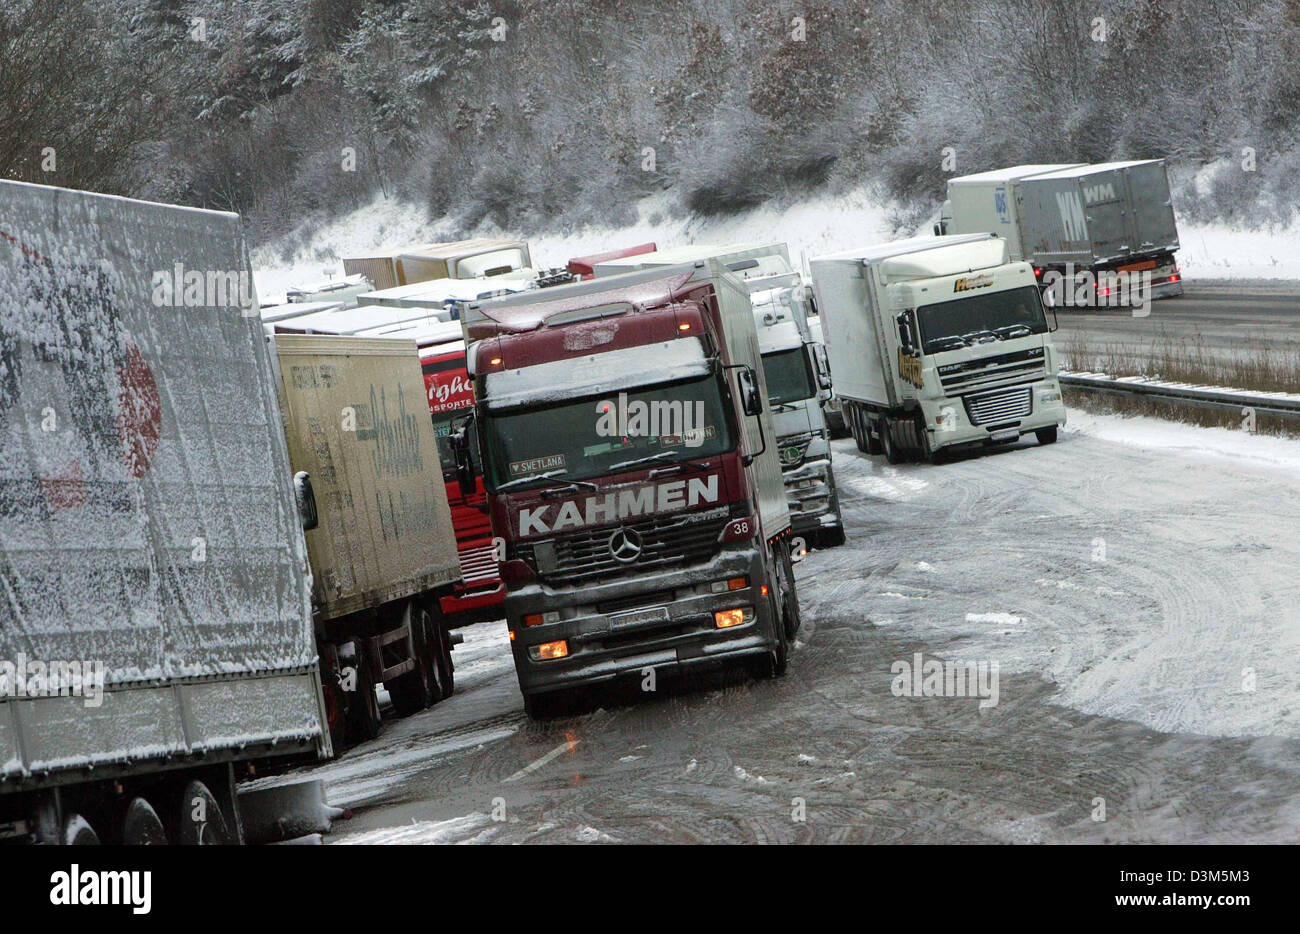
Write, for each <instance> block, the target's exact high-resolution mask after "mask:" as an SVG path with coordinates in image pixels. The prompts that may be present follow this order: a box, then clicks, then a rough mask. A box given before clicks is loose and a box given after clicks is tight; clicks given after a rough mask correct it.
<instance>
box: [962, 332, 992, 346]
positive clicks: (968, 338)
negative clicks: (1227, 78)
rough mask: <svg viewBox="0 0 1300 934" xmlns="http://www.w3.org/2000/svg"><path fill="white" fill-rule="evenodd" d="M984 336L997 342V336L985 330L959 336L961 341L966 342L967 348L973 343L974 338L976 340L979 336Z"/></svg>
mask: <svg viewBox="0 0 1300 934" xmlns="http://www.w3.org/2000/svg"><path fill="white" fill-rule="evenodd" d="M985 334H987V335H988V336H989V337H991V338H993V339H994V340H998V339H999V338H998V336H997V334H995V333H994V332H993V331H989V330H987V329H985V330H981V331H971V332H970V333H968V334H963V335H962V336H961V339H962V340H964V341H965V342H966V344H967V346H969V345H971V344H973V343H975V338H977V337H981V336H983V335H985Z"/></svg>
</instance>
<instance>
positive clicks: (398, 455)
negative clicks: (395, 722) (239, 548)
mask: <svg viewBox="0 0 1300 934" xmlns="http://www.w3.org/2000/svg"><path fill="white" fill-rule="evenodd" d="M273 340H274V346H275V351H276V362H277V364H278V369H279V374H280V381H279V388H280V394H279V399H280V406H281V409H282V413H283V418H284V431H285V437H286V438H287V440H288V448H289V464H290V468H291V470H292V471H293V475H294V477H295V481H296V482H297V483H298V484H299V485H300V487H303V486H305V489H300V493H299V496H300V498H301V499H303V500H305V501H306V503H307V505H306V507H305V508H306V512H307V513H308V515H309V516H310V517H311V521H309V522H308V528H307V533H306V539H307V552H308V557H309V559H310V566H311V573H312V610H313V622H314V627H315V628H314V632H315V637H316V646H317V651H318V653H319V656H320V668H321V680H322V684H323V688H324V697H325V708H326V711H327V714H328V722H329V725H330V729H331V731H332V733H333V735H334V737H335V739H336V743H341V742H343V741H344V740H346V741H348V742H360V741H364V740H367V739H373V738H374V737H375V736H377V735H378V733H379V728H380V710H379V699H378V696H377V694H376V688H377V687H378V686H379V685H380V684H381V683H382V685H383V687H384V688H385V690H387V692H388V695H389V698H390V699H391V700H392V702H393V707H394V709H395V710H396V712H397V713H398V715H399V716H408V715H410V714H413V713H417V712H419V711H420V710H423V709H425V708H426V707H429V706H430V705H432V704H434V703H437V702H438V701H440V700H443V699H444V698H446V697H449V696H450V695H451V693H452V691H453V689H454V682H453V666H452V659H451V650H452V645H453V639H452V634H451V631H450V627H451V621H450V620H449V619H448V618H447V617H446V615H445V614H444V613H443V612H442V609H441V601H442V598H443V597H445V596H447V595H448V594H450V593H451V592H452V590H453V589H454V587H455V586H456V584H457V583H458V582H459V579H460V565H459V562H458V561H457V558H456V536H455V533H454V531H453V529H452V520H451V514H450V511H449V509H448V505H447V496H446V491H445V489H444V486H443V476H442V466H441V463H440V462H439V459H438V452H437V447H436V444H435V442H434V431H433V425H432V424H431V423H430V421H429V418H428V409H427V408H426V406H425V401H424V400H425V390H424V380H423V378H422V376H421V373H420V362H419V356H418V353H417V347H416V344H415V342H414V341H408V340H400V339H392V338H367V337H355V336H351V335H331V334H287V333H276V334H274V337H273Z"/></svg>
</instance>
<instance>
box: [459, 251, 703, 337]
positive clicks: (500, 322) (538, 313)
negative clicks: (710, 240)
mask: <svg viewBox="0 0 1300 934" xmlns="http://www.w3.org/2000/svg"><path fill="white" fill-rule="evenodd" d="M693 274H694V268H692V267H686V266H671V267H656V268H654V269H644V270H639V271H637V272H628V273H622V274H619V275H617V276H606V277H605V278H602V279H586V280H584V281H582V282H575V283H573V284H572V285H557V286H552V287H550V288H546V289H531V290H529V291H527V292H521V293H519V294H518V295H508V296H504V297H502V298H494V299H490V300H488V301H484V302H478V303H474V304H471V305H469V306H468V307H467V308H466V309H465V311H464V321H465V331H466V334H467V335H468V336H469V338H470V340H480V339H482V338H486V337H498V336H501V335H503V334H521V333H524V332H526V331H535V330H537V328H539V327H541V326H542V324H543V322H546V321H549V320H551V319H554V318H556V317H557V316H559V315H569V314H570V313H573V314H578V313H581V312H588V311H589V312H591V315H590V316H591V317H600V316H601V314H604V313H608V314H622V313H623V312H626V311H627V310H629V308H636V307H643V308H650V307H656V306H659V305H665V304H668V303H669V302H671V301H672V300H673V298H674V297H675V296H676V294H677V292H678V291H679V290H680V289H681V288H682V286H684V285H685V284H686V283H687V282H688V281H690V278H691V276H692V275H693Z"/></svg>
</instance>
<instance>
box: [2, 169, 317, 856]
mask: <svg viewBox="0 0 1300 934" xmlns="http://www.w3.org/2000/svg"><path fill="white" fill-rule="evenodd" d="M0 594H3V597H0V836H4V837H11V838H17V839H28V840H34V841H41V842H50V843H85V842H95V841H96V840H97V839H99V840H104V841H106V842H132V843H142V842H162V841H165V840H170V841H173V842H204V843H224V842H234V841H237V840H239V839H240V838H241V818H240V813H239V808H238V806H237V803H236V799H235V787H234V782H235V775H236V766H239V768H240V771H241V774H242V772H243V771H244V769H245V767H246V764H248V763H252V762H256V761H259V760H262V761H265V760H268V759H272V758H280V757H284V756H287V755H303V754H307V755H319V756H326V755H328V754H329V753H330V751H331V747H330V741H329V735H328V733H327V731H326V730H325V729H324V728H323V723H324V719H325V712H324V709H323V701H322V695H321V687H320V677H319V670H318V668H317V664H316V646H315V643H314V640H313V638H312V621H311V605H310V589H309V582H308V577H307V549H306V544H305V541H304V536H303V531H302V528H301V523H300V515H299V510H298V507H297V504H296V502H295V498H294V496H293V492H292V485H291V483H290V472H289V458H288V452H287V450H286V447H285V442H284V436H283V433H282V429H281V427H280V416H279V410H278V408H277V405H276V395H275V385H274V379H273V375H272V364H271V360H270V358H269V354H268V350H267V345H266V341H265V339H264V337H263V333H262V324H261V321H260V320H259V318H258V313H257V302H256V300H255V297H254V295H253V287H252V279H251V275H250V274H249V268H248V261H247V255H246V250H245V244H244V238H243V234H242V232H241V228H240V223H239V218H238V217H237V216H236V215H234V214H225V213H216V212H211V211H199V210H193V209H189V208H180V207H172V206H168V205H162V204H152V203H148V202H142V201H132V200H127V199H124V198H115V197H109V196H104V195H96V194H88V193H85V192H78V191H68V190H64V189H58V188H49V187H45V186H38V185H27V184H21V183H18V182H8V181H6V182H0Z"/></svg>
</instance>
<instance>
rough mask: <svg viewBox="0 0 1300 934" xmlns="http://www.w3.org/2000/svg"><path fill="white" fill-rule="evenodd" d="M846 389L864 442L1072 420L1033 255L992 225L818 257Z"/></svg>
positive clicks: (877, 445)
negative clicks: (1009, 243) (989, 230)
mask: <svg viewBox="0 0 1300 934" xmlns="http://www.w3.org/2000/svg"><path fill="white" fill-rule="evenodd" d="M810 268H811V270H812V277H813V289H814V291H815V292H816V296H817V307H818V308H819V309H820V311H821V319H822V326H823V330H824V334H825V338H826V347H827V351H828V354H829V357H830V367H831V372H832V373H834V376H835V391H836V394H837V395H838V396H839V397H840V399H841V404H842V406H843V410H844V417H845V421H846V422H847V423H848V425H849V429H850V432H851V433H852V434H853V437H854V440H855V441H856V442H857V445H858V448H859V450H861V451H864V452H869V453H884V454H885V455H886V456H887V457H888V458H889V460H890V462H891V463H898V462H900V461H903V460H905V459H907V458H908V457H912V456H922V457H925V458H927V459H931V460H934V459H936V458H937V457H938V456H939V455H940V452H941V451H942V450H943V449H946V448H949V447H953V446H957V445H964V444H977V443H1001V442H1007V441H1015V440H1017V439H1018V438H1020V437H1021V435H1023V434H1025V433H1029V432H1033V433H1036V434H1037V436H1038V439H1039V440H1040V441H1042V442H1044V443H1050V442H1051V441H1054V440H1055V439H1056V429H1057V427H1058V426H1059V425H1063V424H1064V423H1065V409H1064V407H1063V405H1062V403H1061V393H1060V387H1059V386H1058V385H1057V381H1056V370H1057V365H1056V361H1055V358H1054V355H1053V352H1052V347H1051V339H1050V336H1049V333H1048V332H1049V326H1048V323H1047V319H1046V316H1045V314H1044V311H1043V306H1042V302H1041V300H1040V298H1039V294H1038V288H1037V286H1036V284H1035V280H1034V274H1033V271H1032V269H1031V268H1030V266H1029V264H1028V263H1023V262H1022V263H1008V262H1007V251H1006V242H1005V241H1004V240H1002V239H1001V238H999V237H993V236H991V235H990V234H986V233H985V234H964V235H956V236H944V237H917V238H914V239H910V240H900V241H897V242H894V243H884V244H879V245H876V246H870V247H864V248H859V249H854V250H845V251H843V252H840V253H833V254H830V255H828V256H822V257H817V258H815V259H813V260H812V261H811V263H810Z"/></svg>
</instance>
